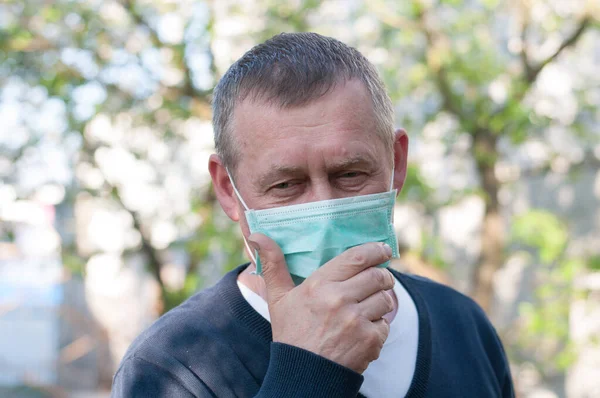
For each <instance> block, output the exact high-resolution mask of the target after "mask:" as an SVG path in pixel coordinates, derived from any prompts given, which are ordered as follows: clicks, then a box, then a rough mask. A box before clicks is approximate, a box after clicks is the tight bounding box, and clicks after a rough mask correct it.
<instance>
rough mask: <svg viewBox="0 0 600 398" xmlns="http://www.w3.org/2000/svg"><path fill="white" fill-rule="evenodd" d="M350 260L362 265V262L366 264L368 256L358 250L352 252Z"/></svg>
mask: <svg viewBox="0 0 600 398" xmlns="http://www.w3.org/2000/svg"><path fill="white" fill-rule="evenodd" d="M350 261H351V262H352V264H355V265H361V264H364V262H365V261H366V256H365V255H364V254H363V253H361V252H360V251H358V250H357V251H355V252H353V253H352V256H351V257H350Z"/></svg>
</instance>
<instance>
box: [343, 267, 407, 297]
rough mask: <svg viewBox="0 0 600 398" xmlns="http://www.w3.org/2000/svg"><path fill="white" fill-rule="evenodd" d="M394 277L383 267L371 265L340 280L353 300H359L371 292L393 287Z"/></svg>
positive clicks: (344, 289)
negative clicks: (342, 280)
mask: <svg viewBox="0 0 600 398" xmlns="http://www.w3.org/2000/svg"><path fill="white" fill-rule="evenodd" d="M395 283H396V279H395V278H394V276H393V275H392V273H391V272H390V271H388V270H387V269H385V268H377V267H371V268H367V269H366V270H364V271H362V272H359V273H358V274H356V275H354V276H353V277H352V278H350V279H348V280H347V281H344V282H342V284H341V285H342V287H343V291H344V292H346V294H347V295H348V296H349V297H350V298H351V299H352V300H354V301H356V302H360V301H363V300H364V299H366V298H367V297H369V296H370V295H372V294H375V293H377V292H378V291H382V290H390V289H392V288H393V287H394V284H395Z"/></svg>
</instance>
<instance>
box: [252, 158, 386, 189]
mask: <svg viewBox="0 0 600 398" xmlns="http://www.w3.org/2000/svg"><path fill="white" fill-rule="evenodd" d="M374 163H375V159H373V158H372V157H371V156H369V155H368V154H360V155H354V156H350V157H347V158H344V159H341V160H339V161H335V162H329V163H328V164H327V173H336V172H340V171H343V170H347V169H349V168H351V167H367V168H372V167H373V165H374ZM302 174H305V168H304V167H298V166H287V165H279V164H276V165H273V166H271V167H270V169H269V171H267V172H266V173H265V174H263V175H261V176H260V177H259V179H258V182H259V184H260V186H263V187H264V186H268V185H270V184H272V183H273V182H275V181H277V180H279V179H281V178H283V177H291V176H300V175H302Z"/></svg>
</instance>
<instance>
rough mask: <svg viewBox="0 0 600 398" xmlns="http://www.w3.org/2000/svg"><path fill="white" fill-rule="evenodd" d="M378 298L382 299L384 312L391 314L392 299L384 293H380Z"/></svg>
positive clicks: (392, 307)
mask: <svg viewBox="0 0 600 398" xmlns="http://www.w3.org/2000/svg"><path fill="white" fill-rule="evenodd" d="M380 296H381V297H382V299H383V305H384V308H385V310H386V313H387V312H391V311H392V310H393V309H394V300H392V297H391V296H390V295H389V294H388V293H387V292H384V291H381V292H380Z"/></svg>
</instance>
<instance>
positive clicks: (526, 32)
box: [368, 0, 599, 311]
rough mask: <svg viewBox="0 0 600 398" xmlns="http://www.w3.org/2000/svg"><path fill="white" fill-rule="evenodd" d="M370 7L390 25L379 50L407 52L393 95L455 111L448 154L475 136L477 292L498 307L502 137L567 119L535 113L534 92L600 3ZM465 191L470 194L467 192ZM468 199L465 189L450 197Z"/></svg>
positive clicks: (584, 122) (581, 123)
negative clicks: (479, 205) (479, 218)
mask: <svg viewBox="0 0 600 398" xmlns="http://www.w3.org/2000/svg"><path fill="white" fill-rule="evenodd" d="M368 4H369V5H368V9H369V11H371V12H372V13H373V14H374V15H376V16H377V17H378V18H380V20H381V21H382V23H383V24H384V27H383V28H382V37H383V39H382V41H383V42H382V43H380V45H381V46H382V47H384V48H388V49H390V50H392V51H393V50H394V49H396V48H399V49H400V51H402V52H406V53H408V56H404V57H403V58H404V59H403V61H407V60H408V61H409V63H410V64H409V65H406V66H405V69H406V70H407V72H406V73H407V77H408V79H395V80H396V81H397V82H396V83H395V85H394V83H392V87H394V88H395V90H394V91H393V92H392V96H393V97H394V98H401V97H403V96H407V95H408V96H409V97H410V98H416V99H417V101H418V102H420V103H421V104H422V109H423V110H424V114H425V116H424V117H425V122H427V121H431V120H436V119H439V118H440V115H443V114H447V115H450V117H451V118H452V120H453V125H452V127H450V128H449V129H448V131H445V133H446V137H445V141H446V142H447V143H448V144H449V145H448V146H449V148H448V149H447V150H452V148H451V147H452V145H453V144H455V143H456V141H457V139H458V137H459V136H461V135H464V134H466V135H468V137H469V142H470V146H469V152H470V155H471V156H472V159H473V160H474V164H475V167H476V170H477V174H478V178H479V184H480V185H479V186H480V193H481V195H482V196H483V198H484V199H485V212H484V219H483V226H482V237H481V239H482V240H481V255H480V258H479V261H478V262H477V265H476V267H475V272H474V275H473V283H472V296H473V297H474V298H475V299H476V300H477V301H478V302H479V304H480V305H481V306H482V307H483V308H484V309H485V310H486V311H490V309H491V303H492V299H493V297H494V286H493V283H492V282H493V277H494V275H495V273H496V271H498V269H500V268H501V267H502V265H503V264H504V261H505V256H504V252H505V249H506V246H507V243H508V242H507V237H506V236H507V234H506V231H505V228H504V221H503V217H502V214H501V205H500V202H501V200H500V191H501V187H502V182H501V181H500V180H499V178H498V176H497V175H498V166H499V162H500V161H501V160H502V158H503V157H505V155H506V154H505V153H503V151H502V148H501V145H502V143H503V140H504V142H508V143H510V144H512V145H519V144H522V143H523V142H524V141H525V140H527V139H532V138H535V137H537V136H543V134H544V132H545V131H546V130H547V129H548V127H549V126H551V125H553V124H555V125H556V124H561V123H562V122H563V121H561V120H559V116H558V115H540V112H539V111H536V110H534V109H533V105H534V104H533V103H532V101H531V95H530V93H531V92H532V91H534V90H536V88H537V87H536V83H537V80H538V78H539V76H540V74H541V72H542V71H543V70H544V68H546V67H547V66H548V65H550V64H552V62H554V61H555V60H556V59H558V58H559V57H560V56H561V54H562V53H563V52H566V51H569V49H571V48H572V47H575V46H576V45H577V43H578V41H579V40H580V39H581V37H582V36H583V35H584V33H585V32H586V31H587V30H589V29H590V28H592V27H593V26H595V27H598V25H599V23H598V13H599V7H598V5H597V4H596V5H594V3H593V2H587V3H579V4H577V6H575V5H574V6H573V7H572V8H571V9H569V10H565V9H561V4H562V5H564V3H561V2H556V4H554V5H553V4H552V2H550V3H546V2H541V1H540V2H538V1H521V0H518V1H512V2H509V3H508V4H507V3H502V2H498V1H493V0H491V1H490V0H488V1H481V2H469V1H462V0H446V1H444V0H441V1H421V0H415V1H409V2H402V3H398V2H389V1H383V0H376V1H371V2H369V3H368ZM553 7H554V8H553ZM532 14H535V16H536V18H535V20H534V19H533V18H532ZM540 14H541V16H540ZM542 49H543V51H542ZM397 65H398V61H397V60H392V61H391V62H390V65H386V66H385V70H386V71H387V73H386V77H387V78H388V80H391V79H392V75H396V76H397V72H398V66H397ZM565 78H566V77H565ZM398 80H400V81H398ZM587 89H588V87H585V86H583V87H579V88H578V90H577V91H578V92H577V93H576V94H577V95H578V96H579V97H581V96H584V95H585V93H586V90H587ZM418 98H425V100H420V101H419V100H418ZM586 105H587V106H586ZM590 105H593V104H586V102H585V101H582V103H581V106H580V107H578V109H577V111H576V113H575V115H573V117H572V120H569V121H568V122H567V123H564V124H568V127H569V128H570V129H572V132H573V134H577V132H581V131H586V128H589V126H590V120H597V117H598V116H597V112H596V110H595V109H593V107H592V106H590ZM422 118H423V115H417V116H414V115H406V119H405V120H406V121H407V123H409V124H412V125H414V126H416V127H419V125H422V124H423V122H422V121H421V120H422ZM582 138H583V139H584V140H585V139H590V140H593V141H591V142H598V137H597V136H591V137H590V136H589V135H585V134H583V137H582ZM589 147H590V148H591V145H590V146H589ZM465 193H466V194H470V193H471V192H470V191H468V190H463V192H462V194H463V195H464V194H465ZM461 196H462V195H461V193H460V192H459V193H458V195H454V196H453V197H452V199H453V200H456V199H457V198H460V197H461Z"/></svg>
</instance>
